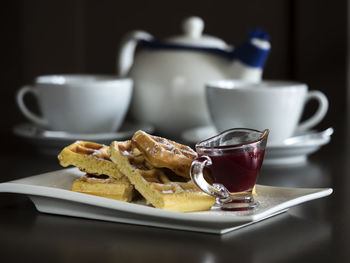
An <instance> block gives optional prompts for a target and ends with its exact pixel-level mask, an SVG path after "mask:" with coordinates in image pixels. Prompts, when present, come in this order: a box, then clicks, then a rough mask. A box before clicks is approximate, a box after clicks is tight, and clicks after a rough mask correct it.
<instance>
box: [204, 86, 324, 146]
mask: <svg viewBox="0 0 350 263" xmlns="http://www.w3.org/2000/svg"><path fill="white" fill-rule="evenodd" d="M206 96H207V103H208V108H209V112H210V115H211V118H212V121H213V123H214V125H215V127H216V128H217V129H218V131H223V130H226V129H230V128H251V129H257V130H264V129H270V135H269V143H268V144H279V143H282V142H283V140H285V139H287V138H288V137H290V136H292V135H293V133H295V132H297V131H306V130H308V129H310V128H312V127H314V126H315V125H317V124H318V123H319V122H320V121H321V120H322V119H323V118H324V116H325V115H326V113H327V110H328V100H327V97H326V96H325V95H324V94H323V93H322V92H320V91H308V87H307V85H306V84H304V83H298V82H291V81H263V82H261V83H259V84H250V83H246V82H242V81H235V80H220V81H213V82H210V83H208V84H207V85H206ZM311 99H315V100H317V101H318V103H319V106H318V108H317V110H316V112H315V113H314V114H313V115H312V116H311V117H310V118H309V119H307V120H305V121H303V122H301V123H300V119H301V117H302V113H303V111H304V107H305V105H306V103H307V102H308V101H309V100H311Z"/></svg>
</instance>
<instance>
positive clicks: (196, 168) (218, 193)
mask: <svg viewBox="0 0 350 263" xmlns="http://www.w3.org/2000/svg"><path fill="white" fill-rule="evenodd" d="M211 164H212V161H211V159H210V157H209V156H207V155H202V156H200V157H199V158H197V159H195V160H194V161H193V162H192V165H191V179H192V181H193V182H194V183H195V185H197V186H198V187H199V188H200V189H201V190H202V191H204V192H205V193H207V194H209V195H212V196H214V197H216V198H219V199H226V198H228V197H229V192H228V191H227V189H226V188H225V187H224V186H223V185H220V184H215V185H214V186H213V185H210V184H208V182H207V181H206V180H205V178H204V176H203V170H204V168H205V167H206V166H209V165H211Z"/></svg>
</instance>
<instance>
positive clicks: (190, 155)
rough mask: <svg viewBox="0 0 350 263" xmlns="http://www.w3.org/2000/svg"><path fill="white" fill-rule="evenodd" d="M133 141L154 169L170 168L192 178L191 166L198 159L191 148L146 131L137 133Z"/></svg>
mask: <svg viewBox="0 0 350 263" xmlns="http://www.w3.org/2000/svg"><path fill="white" fill-rule="evenodd" d="M131 141H132V143H133V144H134V145H135V146H136V147H137V148H138V149H139V150H140V151H141V152H142V153H143V154H144V156H145V158H146V160H147V161H148V162H149V163H150V164H152V165H153V166H154V167H157V168H169V169H170V170H172V171H174V172H175V173H176V174H177V175H180V176H183V177H185V178H190V168H191V164H192V162H193V160H194V159H195V158H196V157H197V154H196V152H195V151H193V150H192V149H191V148H190V147H188V146H185V145H182V144H179V143H176V142H173V141H171V140H168V139H165V138H162V137H158V136H152V135H149V134H147V133H145V132H144V131H137V132H136V133H135V134H134V136H133V137H132V139H131Z"/></svg>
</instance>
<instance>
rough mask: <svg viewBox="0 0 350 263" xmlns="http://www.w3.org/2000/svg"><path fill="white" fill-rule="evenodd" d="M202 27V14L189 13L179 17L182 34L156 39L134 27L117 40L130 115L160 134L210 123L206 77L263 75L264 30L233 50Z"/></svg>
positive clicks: (119, 68)
mask: <svg viewBox="0 0 350 263" xmlns="http://www.w3.org/2000/svg"><path fill="white" fill-rule="evenodd" d="M203 29H204V22H203V20H202V19H200V18H199V17H190V18H187V19H185V21H184V22H183V31H184V34H183V35H180V36H176V37H172V38H169V39H167V40H165V41H158V40H155V39H154V38H153V36H152V35H150V34H148V33H146V32H144V31H133V32H130V33H129V34H127V35H126V37H125V38H124V40H123V41H122V43H121V48H120V51H119V57H118V61H117V71H118V74H119V75H120V76H129V77H131V78H133V80H134V94H133V99H132V103H131V114H132V117H133V118H134V119H135V120H136V121H140V122H148V123H152V124H153V125H155V127H156V130H157V132H158V133H159V134H161V135H164V136H169V137H178V136H179V135H180V133H181V132H182V131H184V130H185V129H188V128H193V127H196V126H201V125H208V124H210V123H211V122H210V116H209V113H208V110H207V105H206V101H205V88H204V86H205V83H207V82H208V81H212V80H218V79H227V78H230V79H241V80H244V81H250V82H259V81H260V80H261V78H262V67H263V65H264V63H265V60H266V58H267V55H268V53H269V50H270V43H269V42H268V39H267V35H266V34H265V33H264V32H262V31H254V33H253V34H252V35H251V37H250V39H249V40H248V42H247V43H245V44H244V45H241V46H239V47H237V48H235V49H234V48H233V47H232V46H229V45H227V44H226V43H225V42H224V41H223V40H220V39H218V38H216V37H212V36H208V35H203V34H202V32H203ZM137 46H138V47H139V48H138V52H136V54H135V50H136V47H137ZM134 55H135V58H134Z"/></svg>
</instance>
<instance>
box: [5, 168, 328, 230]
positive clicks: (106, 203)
mask: <svg viewBox="0 0 350 263" xmlns="http://www.w3.org/2000/svg"><path fill="white" fill-rule="evenodd" d="M67 172H73V173H74V175H78V174H79V173H81V172H80V171H79V170H78V169H77V168H68V169H61V170H57V171H52V172H48V173H42V174H38V175H33V176H30V177H25V178H21V179H17V180H12V181H9V182H4V183H0V192H7V193H17V194H25V195H28V196H29V195H35V196H43V197H49V198H55V199H61V200H67V201H70V202H77V203H83V204H87V205H92V206H97V207H102V208H106V209H113V210H117V211H121V212H128V213H135V214H137V215H147V216H156V217H158V218H159V217H161V218H166V219H169V218H171V219H172V220H179V221H192V222H201V223H209V224H210V223H213V222H215V223H220V224H229V223H232V224H234V223H244V222H251V221H257V220H260V219H262V218H264V217H266V216H268V215H269V214H272V213H276V212H277V211H280V210H283V209H288V208H290V207H292V206H296V205H299V204H301V203H303V202H307V201H311V200H314V199H317V198H321V197H326V196H328V195H330V194H331V193H332V192H333V189H332V188H291V187H279V186H266V185H257V189H259V188H274V189H279V190H287V191H288V190H304V191H309V192H310V193H308V194H306V195H305V194H303V195H302V196H299V197H297V198H293V199H290V200H288V201H285V202H282V203H280V204H278V205H275V206H273V207H271V208H269V209H267V210H265V211H262V212H260V213H258V214H251V215H243V216H242V215H232V217H231V216H221V217H220V216H219V215H216V214H210V212H209V211H203V212H191V213H182V212H174V211H168V210H162V209H157V208H154V207H151V206H145V205H140V204H135V203H128V202H123V201H119V200H113V199H108V198H104V197H99V196H93V195H88V194H83V193H78V192H73V191H70V190H67V189H62V188H54V187H49V186H41V185H33V184H28V183H25V182H23V181H25V180H30V179H31V178H35V177H39V176H48V175H51V176H57V178H58V177H59V175H57V173H67ZM54 174H56V175H54ZM38 190H39V191H38ZM135 208H136V209H135ZM135 210H136V211H135ZM155 211H156V213H154V212H155ZM203 215H205V216H203ZM218 218H219V219H220V220H218Z"/></svg>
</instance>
